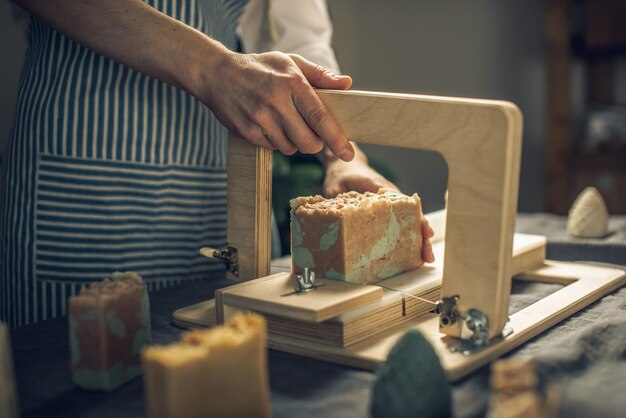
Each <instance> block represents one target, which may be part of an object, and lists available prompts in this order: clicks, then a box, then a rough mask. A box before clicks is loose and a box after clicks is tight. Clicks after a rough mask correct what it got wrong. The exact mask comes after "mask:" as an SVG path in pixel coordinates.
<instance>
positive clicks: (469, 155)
mask: <svg viewBox="0 0 626 418" xmlns="http://www.w3.org/2000/svg"><path fill="white" fill-rule="evenodd" d="M318 94H319V96H320V98H321V99H322V101H323V102H324V104H325V105H326V107H327V108H328V109H329V111H330V112H331V113H332V114H333V116H334V117H335V119H336V120H337V122H338V123H339V126H341V128H342V129H343V131H344V133H345V134H346V136H347V137H348V138H349V139H350V140H353V141H356V142H363V143H369V144H377V145H387V146H394V147H402V148H413V149H427V150H432V151H437V152H439V153H440V154H441V155H442V156H443V158H444V159H445V161H446V163H447V165H448V210H447V219H446V257H445V265H444V279H443V288H442V294H443V296H453V295H460V300H459V307H460V309H461V310H467V309H470V308H474V309H479V310H480V311H482V312H483V313H484V314H486V315H487V316H488V317H489V320H490V326H489V335H490V336H491V337H493V336H495V335H497V334H499V333H500V332H501V331H502V328H503V327H504V324H505V322H506V318H507V312H506V311H507V309H508V303H509V290H510V288H511V274H510V272H511V248H512V244H513V229H514V223H515V211H516V208H517V193H518V183H519V166H520V153H521V130H522V116H521V113H520V112H519V109H517V107H515V105H513V104H512V103H509V102H500V101H490V100H473V99H458V98H446V97H434V96H415V95H401V94H389V93H371V92H358V91H347V92H346V91H341V92H336V91H318ZM442 332H444V333H446V334H449V335H453V336H459V335H460V329H459V328H458V325H456V324H455V325H453V326H450V327H446V328H442Z"/></svg>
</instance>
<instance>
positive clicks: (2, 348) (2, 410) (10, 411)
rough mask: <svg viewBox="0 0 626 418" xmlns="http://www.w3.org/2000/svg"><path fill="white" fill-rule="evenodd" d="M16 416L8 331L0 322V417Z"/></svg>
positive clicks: (15, 394) (10, 417) (15, 393)
mask: <svg viewBox="0 0 626 418" xmlns="http://www.w3.org/2000/svg"><path fill="white" fill-rule="evenodd" d="M18 416H19V412H18V407H17V392H16V390H15V378H14V376H13V360H12V357H11V344H9V331H8V329H7V326H6V325H5V324H3V323H2V322H0V417H1V418H17V417H18Z"/></svg>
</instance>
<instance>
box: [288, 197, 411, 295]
mask: <svg viewBox="0 0 626 418" xmlns="http://www.w3.org/2000/svg"><path fill="white" fill-rule="evenodd" d="M290 203H291V259H292V269H293V271H294V273H300V272H301V271H302V269H304V268H305V267H309V268H310V269H312V270H313V271H315V273H316V274H317V276H318V277H324V278H327V279H336V280H343V281H347V282H354V283H374V282H377V281H379V280H382V279H386V278H388V277H391V276H394V275H396V274H398V273H402V272H404V271H408V270H413V269H415V268H417V267H419V266H420V265H422V230H421V222H422V206H421V202H420V198H419V197H418V196H417V194H414V195H413V196H406V195H403V194H401V193H398V192H394V191H390V190H379V191H378V193H370V192H367V193H364V194H360V193H356V192H349V193H343V194H340V195H339V196H337V197H336V198H334V199H324V198H323V197H321V196H313V197H299V198H296V199H293V200H292V201H291V202H290Z"/></svg>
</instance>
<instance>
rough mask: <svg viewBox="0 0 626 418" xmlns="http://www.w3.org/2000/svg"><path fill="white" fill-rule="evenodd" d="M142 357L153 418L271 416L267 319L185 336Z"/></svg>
mask: <svg viewBox="0 0 626 418" xmlns="http://www.w3.org/2000/svg"><path fill="white" fill-rule="evenodd" d="M142 357H143V365H144V383H145V384H144V386H145V391H146V404H147V410H148V414H149V416H150V417H152V418H179V417H180V418H195V417H198V418H200V417H220V418H244V417H258V418H267V417H270V416H271V410H270V402H269V383H268V375H267V352H266V348H265V320H264V319H263V317H261V316H259V315H237V316H235V317H233V318H232V319H231V320H230V321H229V322H228V323H227V324H225V325H224V326H221V327H217V328H213V329H209V330H197V331H191V332H188V333H185V334H183V336H182V337H181V341H180V342H178V343H174V344H170V345H167V346H154V347H149V348H147V349H146V350H144V352H143V354H142Z"/></svg>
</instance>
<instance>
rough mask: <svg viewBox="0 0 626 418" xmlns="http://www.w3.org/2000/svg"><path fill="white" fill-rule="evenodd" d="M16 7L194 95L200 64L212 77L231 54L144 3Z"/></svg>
mask: <svg viewBox="0 0 626 418" xmlns="http://www.w3.org/2000/svg"><path fill="white" fill-rule="evenodd" d="M14 1H15V3H16V4H17V5H19V6H20V7H22V8H23V9H25V10H26V11H28V12H30V13H31V14H33V15H35V16H36V17H38V18H39V19H41V20H43V21H44V22H46V23H48V24H49V25H50V26H51V27H53V28H54V29H56V30H58V31H59V32H61V33H63V34H64V35H66V36H67V37H68V38H70V39H73V40H74V41H76V42H78V43H80V44H81V45H83V46H85V47H87V48H90V49H92V50H94V51H95V52H97V53H99V54H101V55H104V56H106V57H108V58H110V59H113V60H115V61H117V62H119V63H121V64H124V65H126V66H128V67H131V68H133V69H135V70H137V71H140V72H142V73H145V74H148V75H150V76H153V77H155V78H158V79H160V80H162V81H165V82H167V83H170V84H172V85H175V86H177V87H180V88H183V89H185V90H187V91H189V92H190V93H192V94H195V92H194V91H193V90H194V89H195V86H197V85H198V83H199V81H198V77H200V72H201V71H200V68H199V64H200V63H202V66H203V69H204V70H207V71H210V69H211V67H212V66H215V65H218V64H219V62H220V60H222V59H224V57H225V56H226V55H227V54H228V53H229V52H228V50H227V49H226V48H225V47H224V46H223V45H222V44H220V43H219V42H217V41H214V40H212V39H210V38H209V37H207V36H206V35H204V34H203V33H201V32H199V31H197V30H195V29H193V28H192V27H190V26H188V25H185V24H184V23H182V22H180V21H178V20H176V19H173V18H171V17H169V16H167V15H166V14H164V13H161V12H159V11H158V10H156V9H154V8H153V7H151V6H149V5H147V4H146V3H144V2H143V1H141V0H106V1H103V0H81V1H76V0H14ZM199 57H202V58H201V59H199Z"/></svg>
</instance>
